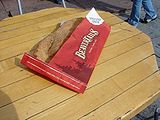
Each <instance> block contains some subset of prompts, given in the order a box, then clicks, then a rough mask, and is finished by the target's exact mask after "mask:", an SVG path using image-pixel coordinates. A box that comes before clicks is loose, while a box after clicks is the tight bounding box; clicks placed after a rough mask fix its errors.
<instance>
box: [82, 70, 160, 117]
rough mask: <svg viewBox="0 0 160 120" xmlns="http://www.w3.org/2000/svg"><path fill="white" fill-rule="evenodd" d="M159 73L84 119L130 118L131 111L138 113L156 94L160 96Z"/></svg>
mask: <svg viewBox="0 0 160 120" xmlns="http://www.w3.org/2000/svg"><path fill="white" fill-rule="evenodd" d="M159 75H160V74H159V71H158V72H156V73H155V74H154V75H152V76H150V77H149V78H147V79H145V80H143V81H141V82H140V83H139V84H138V85H137V86H134V87H133V88H131V89H129V90H127V91H125V92H124V93H123V94H120V95H119V96H117V97H115V98H114V99H113V100H110V101H108V102H106V104H104V105H103V106H101V107H100V108H98V109H96V110H95V111H93V112H91V113H90V114H89V115H87V116H85V117H83V118H82V120H86V119H87V120H97V119H106V120H115V119H118V118H122V119H125V120H129V119H130V118H131V117H133V116H130V117H127V116H129V114H130V113H132V112H134V115H136V114H137V113H138V112H135V111H136V110H137V109H139V108H141V107H142V106H145V107H147V106H148V105H149V104H148V101H149V100H151V99H153V100H155V99H156V97H155V96H157V97H158V96H159V95H160V92H159V89H160V86H159V84H160V77H159ZM152 97H153V98H152ZM152 102H153V101H152ZM141 110H142V109H141Z"/></svg>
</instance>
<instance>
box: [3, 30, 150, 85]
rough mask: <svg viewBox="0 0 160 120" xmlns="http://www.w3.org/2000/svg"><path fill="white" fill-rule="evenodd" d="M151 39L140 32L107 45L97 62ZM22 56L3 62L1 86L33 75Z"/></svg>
mask: <svg viewBox="0 0 160 120" xmlns="http://www.w3.org/2000/svg"><path fill="white" fill-rule="evenodd" d="M149 40H150V39H149V38H148V37H147V36H146V35H145V34H143V33H142V34H139V35H137V36H135V37H132V38H129V39H127V40H124V41H122V42H121V43H117V44H113V45H111V46H108V47H105V48H104V49H103V51H102V54H101V56H100V59H99V60H98V63H97V64H101V63H103V62H105V61H109V60H111V59H112V58H114V57H117V56H119V55H121V54H124V53H125V52H128V51H130V50H132V49H135V48H137V47H139V46H141V45H143V44H145V43H147V42H149ZM106 54H107V55H106ZM20 58H21V57H16V58H15V61H16V62H14V59H13V58H11V60H6V61H10V62H12V64H13V65H11V64H9V65H8V66H4V64H5V63H4V62H1V64H0V66H1V67H3V66H4V67H3V68H2V69H3V70H2V71H3V72H2V73H0V76H1V78H2V80H1V81H0V87H2V86H6V85H7V84H11V83H14V82H16V81H19V80H21V79H24V78H25V77H29V76H31V75H33V74H31V73H30V72H28V71H25V70H23V68H20V67H19V66H18V65H19V61H20ZM15 63H16V64H15ZM11 66H12V67H11ZM8 67H11V69H9V68H8ZM13 67H14V68H13ZM14 73H16V76H15V75H14ZM8 74H10V76H8ZM6 76H8V77H6ZM13 78H14V79H13Z"/></svg>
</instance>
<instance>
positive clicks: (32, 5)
mask: <svg viewBox="0 0 160 120" xmlns="http://www.w3.org/2000/svg"><path fill="white" fill-rule="evenodd" d="M1 1H2V2H3V4H2V2H1ZM21 1H22V7H23V12H24V13H28V12H32V11H37V10H40V9H44V8H51V7H62V5H61V4H55V3H54V2H53V1H54V0H21ZM69 1H70V2H66V5H67V7H73V8H83V9H90V8H92V7H95V8H96V9H98V10H104V11H109V12H111V13H113V14H115V15H117V16H118V17H120V18H121V19H124V20H125V19H127V17H128V16H129V14H130V10H131V5H132V2H130V0H85V2H84V0H69ZM153 3H154V6H155V9H156V11H157V13H158V19H156V20H155V21H153V22H151V23H149V24H139V25H138V27H137V28H138V29H140V30H141V31H143V32H144V33H146V34H147V35H149V36H150V37H151V39H152V42H153V46H154V49H155V53H156V56H157V63H158V66H159V67H160V0H153ZM9 12H11V14H12V15H13V16H15V15H18V14H19V12H18V7H17V0H0V20H2V19H4V18H7V17H8V14H9ZM142 17H144V11H142ZM157 107H160V99H158V100H157V101H155V102H154V103H153V104H152V105H150V106H149V107H147V108H146V109H145V110H143V111H142V112H141V113H139V114H138V115H137V116H135V117H134V118H133V119H132V120H144V118H142V117H145V118H146V117H150V116H152V115H153V114H154V111H155V109H156V108H157ZM140 117H141V118H140ZM150 120H153V119H150ZM159 120H160V119H159Z"/></svg>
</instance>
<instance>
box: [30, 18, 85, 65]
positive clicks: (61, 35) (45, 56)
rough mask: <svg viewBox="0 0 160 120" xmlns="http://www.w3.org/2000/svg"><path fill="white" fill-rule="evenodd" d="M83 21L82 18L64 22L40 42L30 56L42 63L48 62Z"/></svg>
mask: <svg viewBox="0 0 160 120" xmlns="http://www.w3.org/2000/svg"><path fill="white" fill-rule="evenodd" d="M81 21H82V18H76V19H72V20H68V21H66V22H64V23H63V24H62V25H61V26H60V27H59V28H58V29H57V30H56V31H53V32H51V33H50V34H49V35H48V36H47V37H45V38H44V39H42V40H41V41H40V42H38V43H37V44H36V45H35V46H34V47H33V48H32V49H31V51H30V54H32V55H33V56H35V57H37V58H38V59H40V60H42V61H45V62H48V61H49V60H50V59H51V58H52V57H53V56H54V55H55V53H56V52H57V51H58V50H59V48H60V47H61V46H62V45H63V43H64V42H65V41H66V40H67V39H68V38H69V36H70V35H71V33H72V32H73V31H74V30H75V28H76V27H77V26H78V25H79V23H80V22H81Z"/></svg>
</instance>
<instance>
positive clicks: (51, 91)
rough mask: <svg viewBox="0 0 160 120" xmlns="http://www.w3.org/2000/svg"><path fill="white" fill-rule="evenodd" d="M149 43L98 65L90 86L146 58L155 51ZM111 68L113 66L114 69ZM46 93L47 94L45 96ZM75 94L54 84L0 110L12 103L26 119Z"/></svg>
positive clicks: (21, 87) (20, 115)
mask: <svg viewBox="0 0 160 120" xmlns="http://www.w3.org/2000/svg"><path fill="white" fill-rule="evenodd" d="M148 45H149V46H147V44H146V45H145V46H143V47H140V48H139V49H138V48H137V49H136V50H132V51H130V52H128V53H126V54H125V55H121V56H119V57H116V58H115V59H114V60H112V61H113V62H106V63H104V64H101V65H98V66H97V67H96V68H95V71H94V73H93V75H92V77H91V81H90V82H89V88H90V87H93V86H94V85H96V84H98V83H101V82H102V81H104V80H106V79H107V78H110V77H111V76H114V75H115V74H117V73H119V72H120V71H124V70H125V69H127V68H128V67H130V66H133V65H134V64H136V63H137V62H139V61H141V60H142V59H144V58H146V57H147V56H150V55H151V54H152V52H153V51H151V49H150V47H151V46H150V44H148ZM139 51H146V53H145V54H143V57H142V55H140V56H137V54H134V53H137V52H139ZM122 56H123V57H122ZM126 56H127V57H128V58H130V59H131V60H130V61H128V63H126V61H124V59H125V58H126ZM154 59H155V58H154ZM123 61H124V62H123ZM115 63H116V64H115ZM106 66H107V67H106ZM145 66H146V65H145ZM110 68H113V70H112V69H110ZM114 68H116V69H114ZM99 69H101V71H99ZM103 71H105V73H106V74H102V73H101V72H103ZM134 71H135V70H134ZM135 72H136V71H135ZM100 73H101V74H100ZM103 73H104V72H103ZM97 75H98V76H97ZM28 85H29V84H28ZM19 87H20V88H19V89H20V90H22V91H25V90H23V85H21V86H19ZM30 89H31V88H30ZM55 91H58V92H55ZM17 92H18V91H17ZM17 92H16V93H17ZM116 93H117V92H116ZM44 94H45V96H44ZM85 94H86V93H85ZM74 95H75V93H74V92H72V91H70V90H67V89H65V88H63V87H60V86H57V85H54V86H52V87H49V88H47V89H45V90H42V91H40V92H37V93H36V94H34V95H31V96H28V97H27V98H24V99H21V100H18V101H16V102H14V103H13V104H10V105H7V106H4V107H2V108H1V109H0V111H3V112H4V111H5V112H7V111H8V110H9V109H10V107H11V106H12V105H14V106H15V108H16V110H17V113H18V115H19V117H20V119H25V118H26V117H30V116H32V115H34V114H37V113H38V112H41V110H42V111H43V110H45V109H48V108H49V107H51V105H52V106H53V105H56V104H57V103H60V102H61V101H63V100H66V99H68V98H69V97H72V96H74ZM46 96H47V97H46ZM44 99H45V103H43V102H44V101H43V100H44ZM35 103H36V104H35ZM42 104H43V105H42ZM31 106H32V107H33V108H34V109H31V111H30V110H29V108H30V107H31ZM3 112H0V113H3ZM2 115H3V114H2ZM11 116H12V115H11ZM3 117H5V116H4V115H3ZM7 117H9V116H7Z"/></svg>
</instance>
